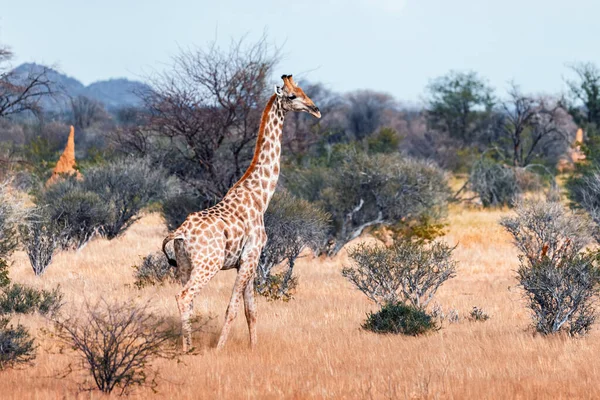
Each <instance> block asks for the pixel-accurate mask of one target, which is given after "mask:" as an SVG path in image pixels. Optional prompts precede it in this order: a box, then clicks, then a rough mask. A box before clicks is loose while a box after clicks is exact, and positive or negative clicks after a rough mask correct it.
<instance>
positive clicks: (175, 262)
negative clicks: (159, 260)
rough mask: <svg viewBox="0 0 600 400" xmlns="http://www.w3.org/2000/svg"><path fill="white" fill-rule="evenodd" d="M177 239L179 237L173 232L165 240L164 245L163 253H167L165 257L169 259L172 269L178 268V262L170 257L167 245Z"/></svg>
mask: <svg viewBox="0 0 600 400" xmlns="http://www.w3.org/2000/svg"><path fill="white" fill-rule="evenodd" d="M175 239H177V235H176V234H175V232H171V233H169V234H168V235H167V237H166V238H165V240H163V244H162V251H163V253H165V256H166V257H167V261H169V265H170V266H172V267H177V260H176V259H174V258H171V257H170V256H169V253H168V252H167V249H166V247H167V243H169V242H170V241H172V240H175Z"/></svg>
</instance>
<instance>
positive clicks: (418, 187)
mask: <svg viewBox="0 0 600 400" xmlns="http://www.w3.org/2000/svg"><path fill="white" fill-rule="evenodd" d="M332 160H333V161H332V162H331V163H330V164H329V165H327V167H323V166H316V167H309V168H306V169H298V170H295V171H290V172H289V173H288V174H287V175H288V180H287V182H286V187H287V188H288V189H290V191H291V192H292V193H293V194H296V195H298V196H299V197H301V198H304V199H307V200H309V201H315V202H316V204H317V205H318V206H320V207H321V208H322V209H323V210H324V211H326V212H327V213H329V214H330V215H331V219H332V225H331V229H330V236H331V239H332V242H334V245H333V246H332V247H331V248H330V249H329V254H330V255H333V254H336V253H337V252H338V251H339V250H340V249H341V248H342V247H343V246H344V245H345V244H346V243H348V242H349V241H350V240H352V239H354V238H356V237H358V236H359V235H360V234H361V233H362V232H363V231H364V230H365V229H367V228H369V227H376V226H382V225H390V224H395V223H397V222H398V221H404V223H407V224H408V223H410V221H415V220H419V219H423V218H424V219H429V220H430V221H435V220H437V219H440V218H442V217H443V216H444V215H445V212H446V207H447V200H448V196H449V188H448V183H447V177H446V174H445V173H444V171H443V170H441V169H440V168H438V167H437V166H435V165H434V164H432V163H430V162H426V161H421V160H413V159H406V158H402V157H400V155H398V154H375V155H368V154H367V153H365V152H359V151H356V150H352V149H350V150H344V151H341V152H340V153H339V154H334V157H333V156H332Z"/></svg>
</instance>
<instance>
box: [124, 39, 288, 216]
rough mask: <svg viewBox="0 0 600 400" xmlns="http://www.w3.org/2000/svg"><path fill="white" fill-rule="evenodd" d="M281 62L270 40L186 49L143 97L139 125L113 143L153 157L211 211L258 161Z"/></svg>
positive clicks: (127, 150)
mask: <svg viewBox="0 0 600 400" xmlns="http://www.w3.org/2000/svg"><path fill="white" fill-rule="evenodd" d="M277 60H278V54H277V49H272V48H271V47H270V46H269V45H268V43H267V40H266V38H265V37H263V38H262V39H261V40H259V41H258V42H256V43H253V44H249V45H248V44H247V43H246V42H245V41H244V40H240V41H237V42H233V43H231V46H230V48H229V49H228V50H223V49H221V48H219V47H218V46H217V45H216V44H214V43H213V44H211V45H209V46H208V48H206V49H195V50H187V51H182V52H181V53H180V54H179V55H178V56H177V57H176V58H175V59H174V65H173V68H172V69H171V70H170V71H167V72H165V73H163V74H161V75H159V76H158V77H157V78H155V79H153V81H152V85H153V88H152V90H151V91H148V92H145V93H140V95H141V96H142V99H143V102H144V106H145V109H147V110H148V112H147V114H146V115H145V116H144V123H143V124H142V125H141V126H134V127H130V128H129V129H128V130H126V131H120V132H119V133H118V134H117V135H115V136H114V137H113V139H114V140H115V141H116V142H117V144H118V145H119V147H120V148H121V149H122V150H123V151H126V152H130V153H137V154H140V153H141V154H143V155H149V156H150V157H151V158H153V159H154V161H155V162H157V163H162V164H164V166H165V167H166V168H168V169H169V170H170V172H171V173H172V174H174V175H175V176H177V177H178V178H179V179H181V180H182V181H184V182H186V183H187V184H188V185H189V187H190V188H193V189H194V190H195V191H196V192H197V193H198V194H199V197H200V198H199V204H198V205H197V206H198V207H205V206H208V205H212V204H213V203H214V202H215V201H217V200H218V199H220V198H221V197H222V196H223V195H225V193H226V192H227V190H228V189H229V188H230V187H231V185H232V184H233V183H235V181H236V180H237V179H238V178H239V177H240V176H241V175H242V173H243V171H244V170H245V168H246V167H247V166H248V164H249V163H250V160H251V159H252V149H253V145H254V139H255V138H256V135H257V132H258V128H259V124H260V117H261V112H262V107H264V104H265V102H266V98H267V96H268V85H267V83H268V80H269V78H270V76H271V72H272V69H273V66H274V65H275V64H276V62H277Z"/></svg>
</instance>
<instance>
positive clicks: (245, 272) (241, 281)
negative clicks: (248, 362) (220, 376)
mask: <svg viewBox="0 0 600 400" xmlns="http://www.w3.org/2000/svg"><path fill="white" fill-rule="evenodd" d="M257 263H258V256H252V257H251V258H250V259H247V260H246V261H244V262H242V263H241V265H240V269H239V270H238V274H237V277H236V278H235V285H234V286H233V293H232V294H231V300H230V301H229V306H228V307H227V312H226V313H225V323H224V324H223V329H222V330H221V336H220V337H219V342H218V343H217V350H220V349H222V348H223V347H224V346H225V343H226V342H227V338H228V336H229V332H230V330H231V325H232V323H233V320H234V319H235V317H236V316H237V312H238V308H239V305H240V303H241V301H242V296H244V294H245V290H246V288H247V287H248V286H250V285H249V283H250V281H252V279H254V272H255V268H256V265H257ZM246 315H247V314H246ZM253 327H254V324H253ZM250 335H252V332H250Z"/></svg>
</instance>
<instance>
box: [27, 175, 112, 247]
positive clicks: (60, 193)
mask: <svg viewBox="0 0 600 400" xmlns="http://www.w3.org/2000/svg"><path fill="white" fill-rule="evenodd" d="M37 204H38V205H41V206H43V207H44V213H45V214H47V216H48V217H47V219H48V220H49V221H51V222H52V223H53V225H55V227H56V229H55V230H58V229H60V231H61V233H60V235H61V240H60V246H61V247H62V248H63V249H79V248H81V247H83V246H85V245H86V244H87V242H88V241H89V240H90V239H92V237H93V236H94V235H95V234H96V233H97V232H98V231H99V230H100V229H101V227H102V226H104V225H105V224H106V223H107V221H108V220H109V207H108V205H107V203H106V202H104V201H103V200H102V199H101V198H100V196H98V194H96V193H94V192H92V191H88V190H86V189H84V188H83V187H81V183H80V182H78V181H77V180H76V179H75V178H74V177H65V178H63V179H61V180H60V181H58V182H56V183H55V184H53V185H52V186H50V187H49V188H47V189H46V190H45V191H44V192H42V193H41V194H40V196H39V197H38V199H37Z"/></svg>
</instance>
